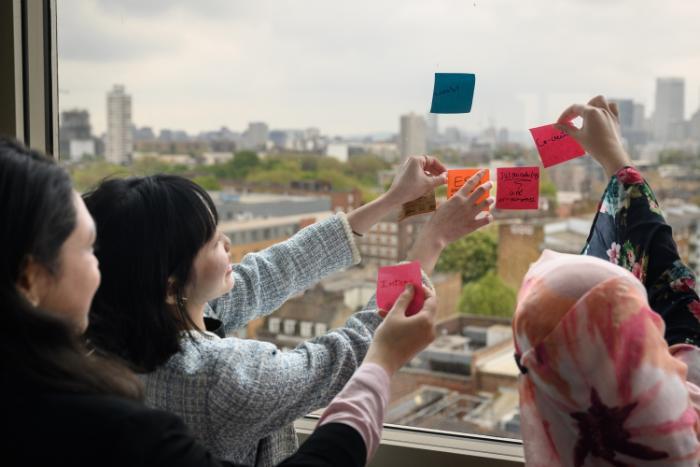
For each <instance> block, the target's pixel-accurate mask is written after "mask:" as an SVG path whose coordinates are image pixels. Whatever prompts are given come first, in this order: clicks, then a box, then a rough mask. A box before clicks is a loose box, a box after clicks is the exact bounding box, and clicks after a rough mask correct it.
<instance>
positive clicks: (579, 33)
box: [57, 0, 700, 135]
mask: <svg viewBox="0 0 700 467" xmlns="http://www.w3.org/2000/svg"><path fill="white" fill-rule="evenodd" d="M57 3H58V50H59V89H60V94H59V99H60V103H59V104H60V108H61V109H62V110H65V109H69V108H86V109H88V110H89V111H90V114H91V120H92V124H93V129H94V131H95V132H96V133H100V132H102V131H104V129H105V120H106V115H105V114H106V108H105V107H106V104H105V101H106V93H107V91H108V90H109V89H110V88H111V87H112V85H113V84H114V83H120V84H124V85H125V86H126V88H127V92H128V93H129V94H131V95H132V98H133V121H134V123H135V124H136V125H137V126H152V127H154V129H156V130H159V129H161V128H172V129H184V130H187V131H188V132H195V133H196V132H199V131H201V130H212V129H217V128H219V127H221V126H228V127H229V128H230V129H232V130H238V131H240V130H242V129H243V128H245V126H246V124H247V122H249V121H260V120H261V121H265V122H267V123H268V124H269V125H270V126H271V127H272V128H304V127H309V126H316V127H319V128H320V129H321V131H323V132H324V133H327V134H332V135H335V134H340V135H349V134H359V133H369V132H383V131H391V132H396V131H397V130H398V122H399V115H400V114H402V113H406V112H410V111H413V112H418V113H425V112H427V111H428V109H429V108H430V97H431V95H432V83H433V76H434V73H435V72H469V73H475V74H476V92H475V97H474V105H473V108H472V112H471V113H470V114H463V115H458V116H449V117H448V116H440V126H441V128H444V127H445V126H458V127H461V128H463V129H467V130H480V129H483V128H485V127H487V126H489V124H490V123H494V124H495V125H497V126H506V127H508V128H510V129H511V130H513V131H515V132H520V131H526V130H527V128H531V127H534V126H537V125H540V124H544V123H550V122H551V121H553V120H555V119H556V118H557V117H558V115H559V112H560V111H561V110H562V109H563V108H564V107H565V106H566V105H568V104H570V103H572V102H575V101H582V100H584V99H586V98H588V97H591V96H593V95H594V94H596V93H603V94H605V95H608V96H611V97H629V98H634V99H636V100H638V101H640V102H642V103H644V104H646V110H647V115H649V114H650V113H651V111H652V110H653V98H654V87H655V79H656V78H657V77H659V76H678V77H683V78H685V80H686V109H685V113H686V116H690V115H691V114H692V113H693V112H695V111H696V110H697V109H698V103H699V101H700V96H699V91H700V32H699V31H700V29H699V28H700V26H699V25H700V2H699V1H697V0H665V1H662V0H475V1H474V0H468V1H465V0H462V1H453V0H430V1H428V0H352V1H335V0H295V1H282V0H247V1H239V0H189V1H185V0H173V1H166V0H58V2H57Z"/></svg>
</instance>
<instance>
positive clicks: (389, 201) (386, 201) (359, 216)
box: [348, 193, 400, 235]
mask: <svg viewBox="0 0 700 467" xmlns="http://www.w3.org/2000/svg"><path fill="white" fill-rule="evenodd" d="M399 204H400V203H398V202H397V200H396V199H395V198H394V196H393V195H392V194H390V193H385V194H383V195H381V196H380V197H379V198H377V199H375V200H373V201H370V202H369V203H367V204H365V205H363V206H361V207H359V208H357V209H355V210H353V211H352V212H351V213H350V214H348V222H349V223H350V227H351V228H352V230H353V232H356V233H358V234H360V235H362V234H364V233H366V232H367V231H369V229H370V228H372V226H373V225H374V224H376V223H377V222H379V221H380V220H382V219H383V218H384V217H385V216H387V215H388V214H390V213H391V211H392V210H393V209H395V208H397V207H398V206H399Z"/></svg>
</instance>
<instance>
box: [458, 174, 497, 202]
mask: <svg viewBox="0 0 700 467" xmlns="http://www.w3.org/2000/svg"><path fill="white" fill-rule="evenodd" d="M486 172H487V171H486V169H484V170H480V171H479V172H477V173H475V174H474V175H472V176H471V177H469V180H467V181H466V183H465V184H464V185H462V187H461V188H460V189H459V190H458V191H457V194H462V195H464V196H468V195H469V193H472V192H473V191H475V190H474V189H475V188H476V186H477V185H478V184H479V182H481V180H482V179H483V178H484V177H485V176H486ZM490 183H491V182H487V183H484V184H483V185H481V187H483V186H486V185H488V184H490ZM481 187H480V188H481ZM490 188H491V187H490V186H489V189H490ZM481 194H483V192H482V193H481Z"/></svg>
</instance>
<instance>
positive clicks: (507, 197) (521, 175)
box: [496, 167, 540, 209]
mask: <svg viewBox="0 0 700 467" xmlns="http://www.w3.org/2000/svg"><path fill="white" fill-rule="evenodd" d="M539 199H540V168H539V167H502V168H498V169H496V208H497V209H537V208H538V207H539Z"/></svg>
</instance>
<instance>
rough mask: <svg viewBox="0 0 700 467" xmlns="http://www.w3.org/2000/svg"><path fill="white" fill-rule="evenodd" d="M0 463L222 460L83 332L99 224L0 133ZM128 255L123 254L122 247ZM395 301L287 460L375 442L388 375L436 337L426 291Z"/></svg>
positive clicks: (37, 158)
mask: <svg viewBox="0 0 700 467" xmlns="http://www.w3.org/2000/svg"><path fill="white" fill-rule="evenodd" d="M0 220H1V221H0V241H1V242H2V245H3V261H0V316H1V317H2V321H3V325H2V326H0V413H2V418H0V426H1V427H2V432H3V436H2V438H1V440H0V452H2V465H10V466H15V465H16V466H20V465H21V466H27V465H28V466H33V465H57V466H63V465H65V466H71V467H80V466H88V465H90V466H93V465H102V466H124V465H129V466H144V467H145V466H149V467H150V466H175V467H178V466H181V467H185V466H187V467H194V466H203V467H204V466H221V465H234V464H230V463H228V462H221V461H219V460H217V459H216V457H215V456H213V455H212V454H211V453H210V452H209V451H208V450H207V449H206V448H205V447H203V446H202V445H201V444H199V443H198V442H197V441H195V440H194V438H192V436H191V435H190V434H189V432H188V431H187V428H186V427H185V425H184V424H183V422H182V421H181V420H180V419H179V418H178V417H177V416H175V415H173V414H171V413H168V412H162V411H158V410H153V409H149V408H146V407H145V406H144V405H143V404H142V403H141V399H142V395H143V391H142V385H141V383H140V381H139V379H138V378H137V377H136V376H135V375H134V374H133V373H131V372H130V371H129V370H128V369H127V368H126V367H125V366H123V365H122V364H121V363H119V362H118V361H115V360H112V359H106V358H103V357H100V356H99V354H98V353H95V352H93V353H90V352H89V351H88V349H86V347H85V346H84V345H83V342H82V339H81V337H80V335H81V333H82V332H83V331H84V330H85V329H86V327H87V325H88V311H89V308H90V304H91V300H92V298H93V295H94V293H95V291H96V289H97V287H98V285H99V283H100V272H99V270H98V262H97V260H96V258H95V256H94V254H93V246H94V242H95V237H96V232H95V224H94V222H93V220H92V218H91V217H90V215H89V213H88V211H87V209H86V208H85V205H84V204H83V201H82V199H81V198H80V196H79V195H78V194H77V193H76V192H75V191H74V190H73V188H72V186H71V182H70V178H69V176H68V174H67V173H66V172H65V171H64V170H63V169H62V168H60V167H59V166H58V165H56V164H55V163H54V162H53V161H52V160H51V159H49V158H46V157H44V156H42V155H41V154H39V153H37V152H34V151H30V150H27V149H26V148H24V147H22V146H21V145H19V144H18V143H15V142H12V141H9V140H6V139H2V138H0ZM125 254H128V252H125ZM425 292H426V294H427V295H428V299H427V300H426V302H425V306H424V308H423V310H422V311H421V312H420V313H418V314H417V315H415V316H411V317H406V316H405V314H404V310H405V309H406V307H407V305H408V303H409V302H410V298H411V293H410V292H409V291H407V292H405V293H404V294H403V295H402V296H401V297H400V298H399V300H397V302H396V304H395V305H394V307H393V309H392V311H391V313H390V314H389V315H388V317H387V318H386V319H385V320H384V323H383V324H382V325H381V326H379V328H378V330H377V338H376V339H375V341H374V342H373V343H372V345H371V346H370V349H369V351H368V354H367V358H366V360H365V362H364V363H363V365H362V366H361V367H360V369H359V370H358V372H357V373H356V375H355V376H354V377H353V378H351V379H350V381H349V383H348V385H347V386H346V388H345V389H343V391H342V392H341V393H340V394H339V396H338V398H337V399H336V400H335V401H333V402H331V404H330V406H329V407H328V409H327V411H326V412H325V413H324V416H323V418H322V420H321V422H320V424H319V425H320V426H319V428H317V429H316V430H315V431H314V433H313V434H312V435H311V436H310V437H309V439H308V440H307V442H305V443H304V445H302V447H301V448H300V449H299V451H298V452H296V453H294V454H293V455H292V456H291V457H290V458H288V459H286V460H284V461H283V462H282V464H281V465H284V466H302V465H303V466H326V467H328V466H335V465H340V466H348V467H350V466H360V465H364V464H365V462H366V461H367V459H368V458H369V457H371V455H372V453H373V452H374V450H376V448H377V445H378V440H379V433H380V431H381V423H382V414H383V412H384V409H385V407H386V402H387V399H388V393H387V391H388V379H389V377H390V376H391V374H393V372H395V371H396V370H397V369H398V368H399V367H400V366H401V365H402V364H403V363H405V362H406V361H407V360H409V359H410V358H412V356H413V355H415V353H417V352H418V351H419V350H420V349H422V348H423V347H424V346H425V345H427V344H428V343H429V342H430V341H431V340H432V339H433V338H434V333H435V330H434V323H435V299H434V297H432V296H431V291H430V290H426V291H425Z"/></svg>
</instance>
